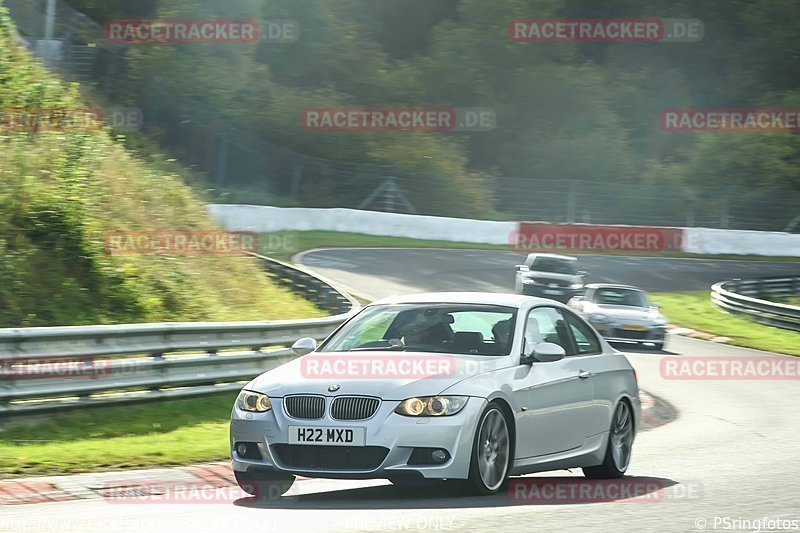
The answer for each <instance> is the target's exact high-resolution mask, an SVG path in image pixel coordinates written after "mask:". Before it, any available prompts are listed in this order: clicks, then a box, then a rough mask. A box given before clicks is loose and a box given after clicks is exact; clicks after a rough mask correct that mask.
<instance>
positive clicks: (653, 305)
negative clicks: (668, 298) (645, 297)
mask: <svg viewBox="0 0 800 533" xmlns="http://www.w3.org/2000/svg"><path fill="white" fill-rule="evenodd" d="M650 307H655V308H656V309H661V304H660V303H658V302H650Z"/></svg>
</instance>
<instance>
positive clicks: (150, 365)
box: [0, 258, 359, 416]
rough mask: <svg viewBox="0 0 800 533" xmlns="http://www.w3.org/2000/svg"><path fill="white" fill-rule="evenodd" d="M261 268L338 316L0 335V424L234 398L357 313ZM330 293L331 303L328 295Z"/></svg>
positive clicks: (345, 301)
mask: <svg viewBox="0 0 800 533" xmlns="http://www.w3.org/2000/svg"><path fill="white" fill-rule="evenodd" d="M262 259H265V268H266V269H267V270H268V271H269V272H271V273H272V275H273V276H275V277H277V278H280V279H281V280H282V282H283V283H286V284H292V285H293V287H294V288H295V289H297V290H302V291H304V292H305V293H307V294H309V295H311V296H312V298H313V299H314V301H317V302H319V303H320V304H321V306H322V307H323V308H327V309H335V310H338V311H340V313H339V314H337V315H334V316H330V317H326V318H313V319H305V320H281V321H262V322H188V323H161V324H127V325H113V326H65V327H49V328H21V329H0V416H2V415H5V414H12V413H20V412H25V413H27V412H37V411H49V410H53V409H60V408H66V407H74V406H85V405H99V404H112V403H119V402H130V401H136V400H142V399H153V398H171V397H185V396H195V395H201V394H208V393H212V392H218V391H231V390H238V389H240V388H241V387H242V385H243V382H246V381H248V380H250V379H251V378H253V377H255V376H257V375H258V374H260V373H262V372H264V371H266V370H269V369H271V368H275V367H276V366H279V365H280V364H282V363H284V362H287V361H289V360H290V359H292V358H294V355H293V353H292V352H291V350H290V349H288V348H287V346H290V345H291V344H292V343H293V342H294V341H295V340H297V339H298V338H300V337H314V338H316V339H322V338H324V337H326V336H327V335H328V334H329V333H330V332H331V331H333V329H334V328H336V327H337V326H338V325H339V324H341V323H342V322H343V321H344V320H345V319H346V318H347V317H348V316H350V314H352V313H353V312H354V311H355V310H356V309H357V308H358V306H359V304H358V302H356V301H355V300H353V299H352V298H351V297H349V296H348V295H346V294H342V293H339V292H338V291H337V290H336V289H335V288H334V287H333V286H332V285H330V284H328V283H327V282H325V281H324V280H322V279H319V278H316V277H314V276H312V275H311V274H309V273H307V272H304V271H302V270H299V269H294V268H293V267H292V266H291V265H287V264H285V263H280V262H276V261H272V260H266V258H262ZM334 294H335V296H334Z"/></svg>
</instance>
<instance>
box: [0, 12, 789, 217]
mask: <svg viewBox="0 0 800 533" xmlns="http://www.w3.org/2000/svg"><path fill="white" fill-rule="evenodd" d="M4 1H5V5H6V6H7V7H8V9H9V12H10V13H11V16H12V19H13V20H14V21H15V23H16V25H17V27H18V29H19V31H20V34H21V36H22V38H23V40H24V41H25V42H26V44H27V45H28V46H29V48H30V49H31V50H33V51H35V52H36V53H37V54H38V55H39V56H40V57H42V58H43V59H44V60H45V62H46V63H47V64H48V65H49V66H51V67H52V68H55V69H58V70H60V71H61V73H62V74H63V75H65V76H66V77H68V78H72V79H76V80H78V81H81V82H82V83H84V84H86V85H89V86H91V87H92V88H93V89H94V90H95V91H96V92H97V93H98V94H100V95H102V96H103V97H104V98H106V99H109V100H112V101H113V100H114V99H115V98H118V97H120V94H118V87H119V86H120V85H121V84H122V83H124V78H125V72H126V63H125V61H126V57H125V56H126V51H127V47H126V45H119V44H112V43H108V42H106V41H105V39H104V35H103V27H102V26H101V25H100V24H97V23H96V22H94V21H92V20H90V19H89V18H87V17H86V16H84V15H83V14H81V13H79V12H77V11H76V10H75V9H73V8H72V7H70V6H69V5H68V4H66V3H65V2H64V1H63V0H4ZM49 3H52V5H53V7H54V17H53V19H52V20H53V23H52V25H51V26H50V27H51V29H50V30H48V22H47V16H46V12H47V10H48V4H49ZM154 87H155V90H154V91H153V92H152V93H151V94H146V95H140V96H139V100H138V101H137V105H139V106H140V108H141V110H142V112H143V115H144V126H143V127H144V130H145V132H146V133H147V134H148V135H150V136H152V137H154V138H157V139H158V140H159V142H160V143H161V144H162V145H163V146H165V147H166V148H167V149H169V150H170V151H171V152H173V153H174V154H175V155H176V156H177V157H179V158H180V160H181V163H182V164H184V165H185V166H187V167H189V168H191V169H193V170H195V171H199V172H201V173H202V174H204V175H205V176H206V177H207V179H208V183H209V184H210V185H211V186H212V187H214V188H215V189H216V190H222V191H226V194H225V195H223V196H222V197H221V200H222V201H226V202H230V203H256V204H258V203H260V204H270V205H278V206H287V205H290V206H306V207H351V208H362V209H374V210H381V211H396V212H417V211H418V212H420V213H421V214H438V212H439V210H438V209H437V208H436V205H435V204H434V205H430V204H429V205H428V206H426V207H423V208H419V206H414V205H413V202H409V201H408V198H409V197H414V196H416V197H417V198H419V196H420V191H419V190H416V191H415V190H413V189H414V188H417V189H418V188H419V186H420V185H419V184H421V183H425V179H424V176H417V175H411V174H410V172H409V171H407V170H404V169H403V167H402V165H401V164H398V165H396V166H387V165H377V164H364V163H348V162H344V161H337V160H331V159H324V158H317V157H311V156H308V155H305V154H300V153H297V152H294V151H292V150H288V149H286V148H284V147H281V146H279V145H276V144H274V143H269V142H265V141H264V140H262V139H259V138H257V137H256V136H254V135H253V134H252V133H250V132H248V131H245V130H242V129H241V128H237V127H235V126H234V125H233V124H231V123H229V122H228V121H226V120H225V117H223V116H222V115H221V114H220V113H217V112H215V111H214V110H213V109H210V108H209V106H208V105H207V104H205V103H203V102H199V101H196V100H193V99H191V98H187V97H186V96H185V95H183V94H180V93H178V91H177V90H175V89H173V88H172V83H171V82H170V80H160V79H159V80H154ZM485 182H486V183H487V184H489V185H488V187H489V190H487V191H486V196H487V201H486V203H487V205H488V206H489V209H479V208H476V209H475V210H474V211H475V212H474V213H470V215H469V216H470V217H472V218H480V217H484V218H494V219H505V220H544V221H550V222H586V223H593V224H645V225H654V226H689V227H692V226H698V227H711V228H730V229H756V230H767V231H784V230H786V231H800V218H798V216H799V215H800V194H797V193H790V192H787V191H783V190H775V189H744V188H738V189H735V188H726V187H696V186H692V187H688V186H687V187H680V186H665V185H641V184H621V183H601V182H595V181H591V180H585V181H578V180H560V179H529V178H510V177H489V178H488V179H486V180H485ZM412 193H416V194H412ZM415 207H416V209H415Z"/></svg>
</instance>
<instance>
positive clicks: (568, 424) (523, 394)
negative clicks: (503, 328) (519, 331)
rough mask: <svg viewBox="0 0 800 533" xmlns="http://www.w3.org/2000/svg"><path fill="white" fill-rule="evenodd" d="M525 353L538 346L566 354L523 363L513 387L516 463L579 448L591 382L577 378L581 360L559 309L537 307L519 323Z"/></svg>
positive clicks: (591, 394)
mask: <svg viewBox="0 0 800 533" xmlns="http://www.w3.org/2000/svg"><path fill="white" fill-rule="evenodd" d="M523 327H524V328H525V330H524V333H523V335H524V338H525V342H524V345H523V350H525V352H526V353H527V352H529V351H530V348H531V347H532V346H535V345H536V344H537V343H540V342H553V343H555V344H559V345H560V346H562V347H563V348H564V350H565V352H566V353H567V354H568V355H567V356H566V357H564V358H563V359H561V360H559V361H554V362H549V363H543V362H533V363H531V364H525V365H521V367H522V370H521V372H520V373H518V376H519V377H518V379H520V380H522V381H523V383H522V384H519V383H517V384H515V385H517V386H515V387H514V389H515V391H516V392H515V394H517V395H519V396H520V398H519V402H517V403H518V405H520V414H519V417H518V420H517V424H518V432H517V448H516V450H517V451H516V456H517V458H518V459H524V458H528V457H536V456H541V455H548V454H553V453H558V452H563V451H566V450H571V449H575V448H578V447H580V446H582V445H583V443H584V441H585V439H586V437H587V426H588V425H589V424H590V418H591V416H592V407H593V398H594V392H593V390H592V387H593V385H592V381H591V380H590V379H585V377H584V376H582V375H581V369H582V366H581V359H582V358H580V357H575V354H576V348H575V346H574V341H573V340H572V337H571V335H570V333H569V326H568V325H567V323H566V322H565V320H564V316H563V315H562V312H561V310H560V309H558V308H555V307H549V306H542V307H535V308H533V309H531V310H530V312H529V313H528V315H527V317H526V319H525V323H524V324H523Z"/></svg>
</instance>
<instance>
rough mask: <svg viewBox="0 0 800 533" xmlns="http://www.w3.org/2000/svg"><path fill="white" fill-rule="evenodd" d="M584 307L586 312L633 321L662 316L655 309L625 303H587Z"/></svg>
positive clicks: (648, 319) (648, 320) (647, 320)
mask: <svg viewBox="0 0 800 533" xmlns="http://www.w3.org/2000/svg"><path fill="white" fill-rule="evenodd" d="M584 309H585V312H587V313H600V314H603V315H606V316H607V317H610V318H615V319H618V320H631V321H635V322H653V321H654V320H656V319H659V318H663V315H662V314H661V313H659V312H658V311H657V310H655V309H644V308H641V307H629V306H625V305H607V304H589V305H587V306H586V307H585V308H584Z"/></svg>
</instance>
